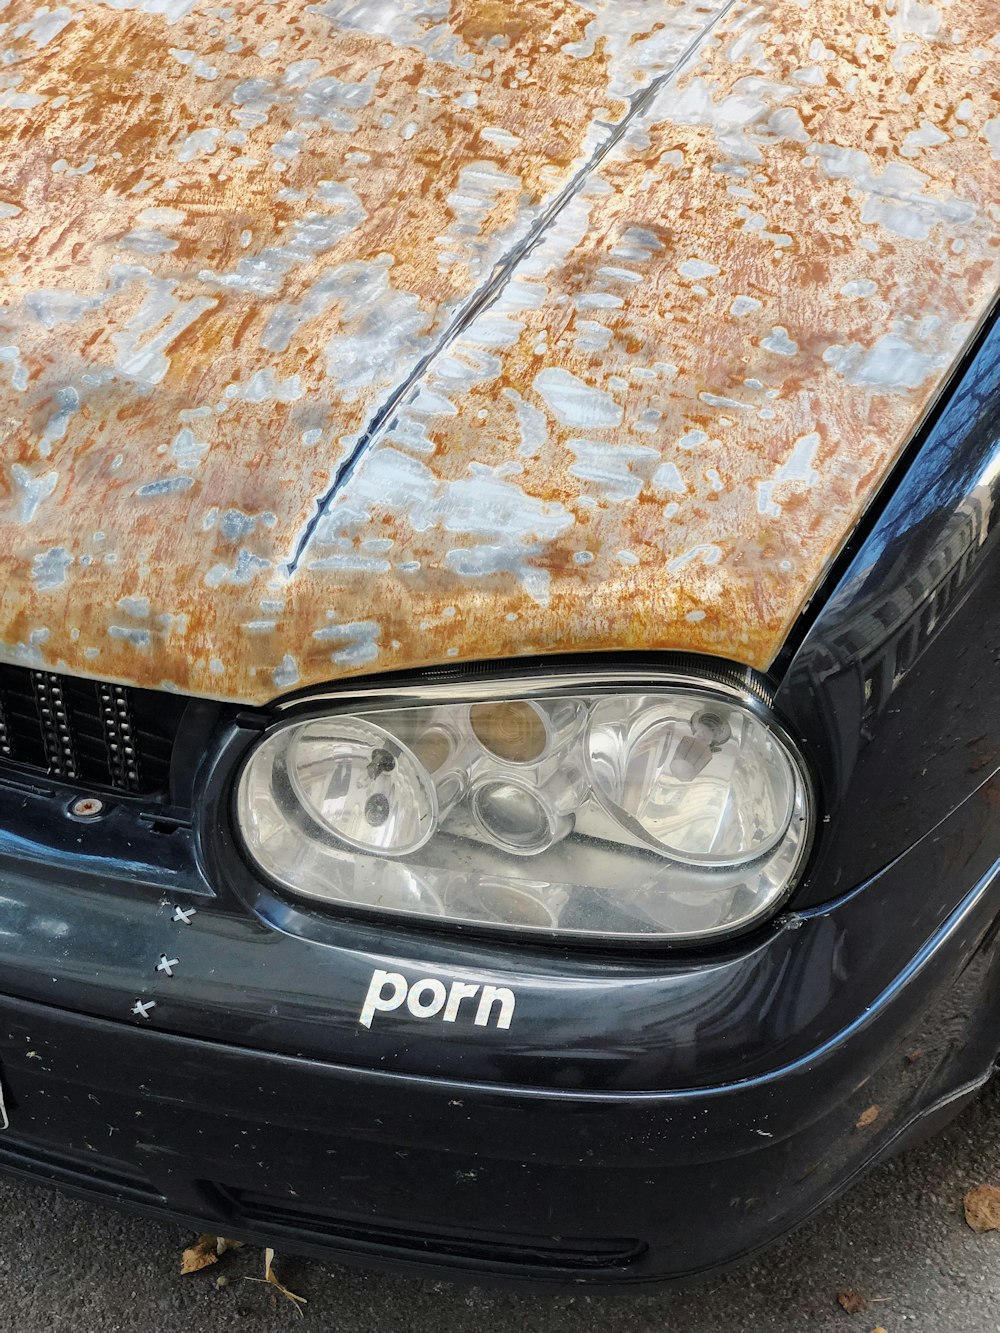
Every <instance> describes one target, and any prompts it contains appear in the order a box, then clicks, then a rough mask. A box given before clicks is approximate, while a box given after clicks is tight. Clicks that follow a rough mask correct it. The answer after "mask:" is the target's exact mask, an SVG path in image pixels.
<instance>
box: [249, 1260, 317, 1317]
mask: <svg viewBox="0 0 1000 1333" xmlns="http://www.w3.org/2000/svg"><path fill="white" fill-rule="evenodd" d="M247 1281H248V1282H266V1283H268V1285H269V1286H272V1287H275V1288H276V1289H277V1290H278V1291H280V1292H281V1294H282V1296H287V1297H288V1299H289V1300H290V1301H291V1302H292V1304H293V1305H294V1306H295V1308H296V1310H298V1312H299V1314H301V1313H302V1311H301V1310H300V1309H299V1306H300V1305H307V1304H308V1302H307V1301H306V1298H305V1297H304V1296H296V1294H295V1292H294V1291H289V1290H288V1288H287V1287H286V1286H285V1284H284V1283H283V1282H279V1281H278V1279H277V1277H275V1274H274V1251H273V1250H270V1249H268V1250H265V1251H264V1276H263V1277H262V1278H260V1277H248V1278H247Z"/></svg>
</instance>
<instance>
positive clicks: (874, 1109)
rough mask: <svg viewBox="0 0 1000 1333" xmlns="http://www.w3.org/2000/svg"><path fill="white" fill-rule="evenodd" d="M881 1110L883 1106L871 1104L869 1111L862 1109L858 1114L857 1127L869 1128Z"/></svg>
mask: <svg viewBox="0 0 1000 1333" xmlns="http://www.w3.org/2000/svg"><path fill="white" fill-rule="evenodd" d="M881 1110H882V1108H881V1106H869V1108H868V1110H867V1111H862V1112H861V1114H860V1115H859V1116H858V1123H857V1125H856V1126H855V1128H857V1129H867V1128H868V1126H869V1125H874V1123H875V1121H876V1120H877V1119H878V1117H879V1112H880V1111H881Z"/></svg>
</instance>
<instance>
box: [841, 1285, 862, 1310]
mask: <svg viewBox="0 0 1000 1333" xmlns="http://www.w3.org/2000/svg"><path fill="white" fill-rule="evenodd" d="M837 1300H838V1301H840V1303H841V1305H842V1306H843V1307H844V1309H845V1310H846V1311H847V1313H848V1314H860V1313H861V1311H862V1310H867V1309H868V1302H867V1301H866V1300H865V1298H864V1297H863V1296H862V1295H861V1292H860V1291H854V1289H853V1288H852V1289H851V1290H849V1291H838V1292H837Z"/></svg>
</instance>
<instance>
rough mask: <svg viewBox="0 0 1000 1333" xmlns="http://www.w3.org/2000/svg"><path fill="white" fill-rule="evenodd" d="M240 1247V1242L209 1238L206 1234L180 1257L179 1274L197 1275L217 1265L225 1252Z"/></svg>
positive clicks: (217, 1237) (221, 1237)
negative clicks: (220, 1256) (204, 1269)
mask: <svg viewBox="0 0 1000 1333" xmlns="http://www.w3.org/2000/svg"><path fill="white" fill-rule="evenodd" d="M242 1245H243V1242H242V1241H241V1240H229V1239H228V1237H226V1236H210V1235H208V1233H207V1232H206V1233H205V1234H204V1235H201V1236H199V1237H198V1239H197V1240H196V1241H195V1243H194V1244H193V1245H189V1246H188V1247H187V1249H186V1250H185V1251H184V1253H183V1254H182V1255H181V1272H182V1273H199V1272H201V1270H202V1269H203V1268H208V1267H210V1266H211V1265H212V1264H217V1263H218V1262H219V1255H220V1254H225V1252H226V1251H227V1250H238V1249H240V1248H241V1247H242Z"/></svg>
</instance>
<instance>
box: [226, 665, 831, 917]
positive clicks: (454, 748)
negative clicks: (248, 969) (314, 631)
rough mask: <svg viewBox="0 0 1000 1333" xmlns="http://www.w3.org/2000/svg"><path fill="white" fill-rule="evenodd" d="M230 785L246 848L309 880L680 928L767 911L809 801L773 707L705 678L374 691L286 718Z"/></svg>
mask: <svg viewBox="0 0 1000 1333" xmlns="http://www.w3.org/2000/svg"><path fill="white" fill-rule="evenodd" d="M423 697H424V698H426V696H423ZM404 703H405V706H400V704H404ZM236 805H237V818H238V823H239V827H240V830H241V832H242V835H243V840H244V843H245V845H246V849H247V851H248V852H249V855H250V857H251V858H252V860H253V861H254V862H255V863H256V864H257V866H258V867H259V868H260V869H261V870H263V871H264V872H265V874H266V875H268V876H269V877H270V878H272V879H273V880H276V881H277V882H278V883H279V884H281V885H283V886H284V887H285V888H287V889H289V890H291V891H292V892H294V893H297V894H302V895H305V896H306V897H310V898H317V899H322V900H323V901H326V902H333V903H341V904H344V905H349V906H351V907H354V908H361V909H369V910H372V911H376V912H394V913H406V914H409V915H411V916H417V917H436V918H440V919H442V920H450V921H455V922H463V923H467V924H475V925H485V926H502V927H507V928H508V929H517V930H544V931H558V932H560V933H564V934H567V935H580V936H590V937H594V936H597V937H601V938H615V937H618V938H624V937H638V938H642V939H671V940H680V939H689V940H690V939H698V938H703V937H706V936H711V935H718V934H722V933H726V932H732V931H736V930H739V929H742V928H744V927H746V926H747V925H749V924H750V923H751V922H753V921H756V920H758V919H760V918H761V917H764V916H766V915H767V914H768V913H769V912H772V911H773V910H774V909H775V908H776V907H777V906H778V904H779V903H780V902H781V901H782V900H783V899H784V897H785V896H786V894H787V893H788V891H789V889H790V888H791V886H792V885H793V884H794V882H795V879H796V877H797V875H798V874H799V872H800V870H801V868H802V864H803V862H804V859H805V855H806V852H807V850H808V845H809V837H810V832H811V829H810V824H811V809H812V806H811V799H810V792H809V785H808V782H807V779H806V775H805V770H804V767H803V764H802V761H801V759H800V757H799V756H798V754H797V753H796V751H795V749H794V747H793V745H792V744H791V742H790V741H789V739H788V738H787V736H785V735H784V733H783V732H782V731H781V729H780V728H779V727H778V725H777V724H776V722H775V721H774V720H773V719H772V718H771V717H770V716H769V715H768V713H767V710H766V708H765V707H764V706H763V705H762V704H761V703H759V702H758V701H757V700H756V699H754V698H753V697H752V696H750V695H748V694H746V693H743V692H742V691H740V690H738V689H736V688H732V689H730V688H729V687H725V686H722V685H708V684H704V685H703V684H701V683H699V682H696V681H694V680H691V681H688V680H684V681H682V682H678V683H676V684H664V685H662V686H655V687H654V686H649V685H645V686H644V687H642V688H639V687H628V686H623V685H619V686H618V687H617V688H615V687H612V686H609V685H606V684H603V683H601V684H597V683H594V682H588V683H587V686H586V687H585V686H584V685H583V684H580V685H579V687H578V688H576V689H572V688H566V687H563V688H562V689H557V690H553V691H552V692H551V693H539V694H538V695H536V696H535V697H532V698H523V697H511V698H505V699H487V700H482V699H479V700H474V701H472V702H469V703H438V704H434V703H430V702H411V701H410V700H409V698H406V699H399V698H396V699H393V700H392V702H391V703H390V704H389V705H388V706H373V696H372V695H371V694H367V695H366V696H365V698H364V703H363V707H362V708H355V710H354V711H347V710H346V706H344V711H337V712H334V711H328V712H325V713H324V714H323V715H321V716H316V715H312V716H305V717H303V716H301V715H299V716H295V717H293V718H292V720H290V721H286V722H281V723H279V724H278V725H276V726H275V727H274V729H273V730H271V731H270V732H269V733H268V734H267V735H266V736H265V737H264V739H263V740H262V741H260V742H259V743H258V744H257V745H256V746H255V748H254V750H253V751H252V752H251V754H250V757H249V759H248V761H247V762H246V764H245V766H244V768H243V771H242V774H241V776H240V779H239V783H238V791H237V802H236Z"/></svg>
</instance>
